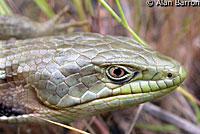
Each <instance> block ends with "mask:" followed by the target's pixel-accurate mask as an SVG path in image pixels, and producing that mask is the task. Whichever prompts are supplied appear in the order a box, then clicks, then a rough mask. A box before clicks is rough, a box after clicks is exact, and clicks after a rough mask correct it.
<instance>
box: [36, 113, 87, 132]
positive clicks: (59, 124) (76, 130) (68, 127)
mask: <svg viewBox="0 0 200 134" xmlns="http://www.w3.org/2000/svg"><path fill="white" fill-rule="evenodd" d="M33 117H34V118H37V119H40V120H43V121H46V122H49V123H52V124H55V125H57V126H61V127H63V128H67V129H70V130H73V131H75V132H78V133H81V134H90V133H87V132H84V131H82V130H79V129H77V128H73V127H70V126H68V125H64V124H62V123H58V122H54V121H51V120H48V119H44V118H41V117H37V116H33Z"/></svg>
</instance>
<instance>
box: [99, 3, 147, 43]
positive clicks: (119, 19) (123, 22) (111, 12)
mask: <svg viewBox="0 0 200 134" xmlns="http://www.w3.org/2000/svg"><path fill="white" fill-rule="evenodd" d="M116 1H118V0H116ZM99 2H101V4H102V5H103V6H104V7H105V8H106V9H107V10H108V11H109V12H110V14H111V15H112V16H113V17H114V18H115V19H116V20H117V21H118V22H119V23H121V24H122V26H124V27H125V28H126V29H127V30H128V31H129V32H130V34H131V35H132V36H133V37H134V38H135V39H136V40H137V41H138V42H140V43H141V44H142V45H144V46H148V44H147V43H146V42H144V41H143V40H142V39H141V38H140V37H139V36H138V35H137V34H136V33H135V32H134V31H133V30H132V29H131V28H130V26H129V25H128V23H127V20H126V18H125V16H124V13H123V10H122V9H121V6H120V3H119V1H118V2H117V6H118V8H119V10H120V14H121V15H122V16H123V17H122V18H123V20H122V19H121V18H120V17H119V16H118V15H117V14H116V13H115V11H114V10H113V9H112V8H111V7H110V6H109V5H108V4H107V3H106V2H105V1H104V0H99ZM124 20H125V21H124Z"/></svg>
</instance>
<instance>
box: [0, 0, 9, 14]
mask: <svg viewBox="0 0 200 134" xmlns="http://www.w3.org/2000/svg"><path fill="white" fill-rule="evenodd" d="M0 14H12V10H11V9H10V8H9V7H8V5H7V4H6V2H5V1H4V0H0Z"/></svg>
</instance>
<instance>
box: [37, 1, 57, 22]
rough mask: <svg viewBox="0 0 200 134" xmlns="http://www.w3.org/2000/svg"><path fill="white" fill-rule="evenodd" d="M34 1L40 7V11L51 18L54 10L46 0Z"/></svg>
mask: <svg viewBox="0 0 200 134" xmlns="http://www.w3.org/2000/svg"><path fill="white" fill-rule="evenodd" d="M34 2H35V3H36V4H37V5H38V6H39V7H40V8H41V9H42V11H43V12H44V13H45V14H46V15H47V16H48V17H49V18H53V16H54V15H55V14H54V12H53V11H52V10H51V8H50V7H49V4H48V3H47V1H46V0H34Z"/></svg>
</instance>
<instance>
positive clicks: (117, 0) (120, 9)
mask: <svg viewBox="0 0 200 134" xmlns="http://www.w3.org/2000/svg"><path fill="white" fill-rule="evenodd" d="M115 2H116V4H117V7H118V10H119V13H120V15H121V17H122V20H123V22H124V25H126V26H128V22H127V20H126V17H125V15H124V12H123V10H122V8H121V5H120V3H119V0H115Z"/></svg>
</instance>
